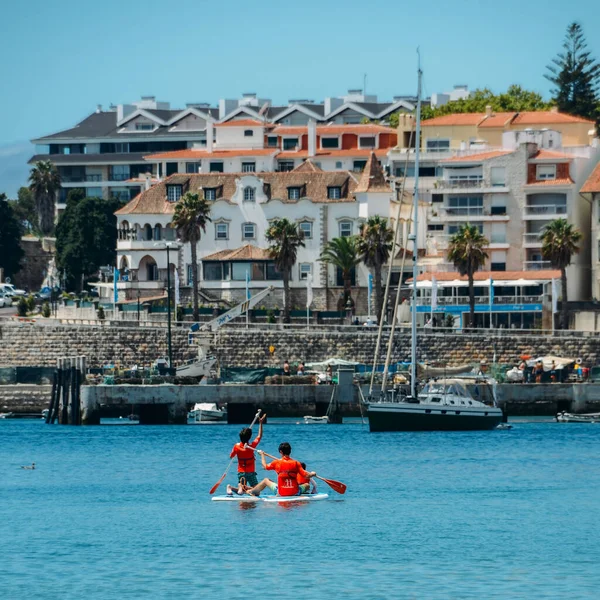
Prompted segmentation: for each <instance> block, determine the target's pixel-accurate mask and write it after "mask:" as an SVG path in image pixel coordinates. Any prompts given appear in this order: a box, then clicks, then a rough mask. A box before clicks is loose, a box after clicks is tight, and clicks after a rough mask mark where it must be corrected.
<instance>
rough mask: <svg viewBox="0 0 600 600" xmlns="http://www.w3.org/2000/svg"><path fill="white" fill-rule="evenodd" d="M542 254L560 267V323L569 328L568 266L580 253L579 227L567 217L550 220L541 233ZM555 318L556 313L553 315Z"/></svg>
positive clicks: (556, 267)
mask: <svg viewBox="0 0 600 600" xmlns="http://www.w3.org/2000/svg"><path fill="white" fill-rule="evenodd" d="M541 238H542V256H543V257H544V258H545V259H546V260H549V261H550V263H551V264H552V266H553V267H554V268H555V269H560V283H561V287H562V303H561V311H560V312H561V317H560V321H561V323H560V325H561V327H562V329H567V328H568V324H569V323H568V318H569V313H568V310H567V267H568V266H569V265H570V264H571V259H572V258H573V255H574V254H578V253H579V250H580V248H579V246H578V245H577V244H578V242H580V241H581V239H582V238H583V235H582V233H581V231H579V229H577V228H576V227H575V226H574V225H571V223H569V222H568V221H567V220H566V219H556V220H554V221H552V222H550V223H549V224H548V225H546V227H544V231H543V233H542V235H541ZM552 318H554V315H553V316H552Z"/></svg>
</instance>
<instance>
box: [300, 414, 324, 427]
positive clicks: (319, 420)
mask: <svg viewBox="0 0 600 600" xmlns="http://www.w3.org/2000/svg"><path fill="white" fill-rule="evenodd" d="M302 418H303V419H304V422H305V423H306V424H307V425H315V424H324V425H326V424H327V423H329V417H328V416H325V417H313V416H311V415H304V417H302Z"/></svg>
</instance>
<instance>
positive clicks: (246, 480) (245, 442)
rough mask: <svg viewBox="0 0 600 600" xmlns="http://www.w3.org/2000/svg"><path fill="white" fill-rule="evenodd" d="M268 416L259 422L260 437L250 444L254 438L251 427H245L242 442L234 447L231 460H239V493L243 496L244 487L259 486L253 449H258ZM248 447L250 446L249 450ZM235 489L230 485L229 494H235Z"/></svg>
mask: <svg viewBox="0 0 600 600" xmlns="http://www.w3.org/2000/svg"><path fill="white" fill-rule="evenodd" d="M266 418H267V415H266V414H264V415H263V416H262V417H260V419H259V420H258V435H257V436H256V439H255V440H254V441H253V442H251V443H249V442H250V438H251V437H252V429H250V428H249V427H244V429H242V430H241V431H240V441H239V442H238V443H237V444H236V445H235V446H234V447H233V450H232V451H231V454H230V455H229V458H233V457H234V456H237V459H238V487H237V490H236V491H237V493H238V494H243V493H244V487H245V486H246V485H249V486H255V485H258V478H257V477H256V460H255V458H254V450H252V448H256V446H258V444H259V443H260V440H261V438H262V433H263V423H264V422H265V419H266ZM246 446H249V447H248V448H247V447H246ZM233 491H234V490H233V488H232V487H231V486H230V485H228V486H227V494H228V495H231V494H233Z"/></svg>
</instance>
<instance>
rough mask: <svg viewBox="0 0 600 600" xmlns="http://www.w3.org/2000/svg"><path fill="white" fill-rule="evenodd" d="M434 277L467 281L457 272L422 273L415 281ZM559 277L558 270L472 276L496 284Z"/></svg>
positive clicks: (488, 273) (493, 272)
mask: <svg viewBox="0 0 600 600" xmlns="http://www.w3.org/2000/svg"><path fill="white" fill-rule="evenodd" d="M434 276H435V278H436V279H437V280H438V281H454V280H455V279H458V280H459V281H467V276H466V275H464V276H462V275H459V273H458V271H456V272H440V273H423V274H422V275H419V276H418V277H417V281H431V278H432V277H434ZM559 277H560V271H559V270H558V269H556V270H555V269H540V270H539V271H478V272H477V273H475V275H474V276H473V279H474V280H475V281H486V280H487V279H490V278H492V279H493V280H494V282H498V284H499V283H500V282H501V281H514V280H517V279H526V280H529V281H537V280H539V279H544V280H548V281H550V280H552V279H557V278H559ZM409 281H412V277H411V278H410V279H408V280H407V283H408V282H409Z"/></svg>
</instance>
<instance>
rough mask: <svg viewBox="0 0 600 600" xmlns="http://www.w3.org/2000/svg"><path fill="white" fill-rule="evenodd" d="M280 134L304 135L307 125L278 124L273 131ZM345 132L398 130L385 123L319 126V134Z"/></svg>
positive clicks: (368, 133)
mask: <svg viewBox="0 0 600 600" xmlns="http://www.w3.org/2000/svg"><path fill="white" fill-rule="evenodd" d="M271 133H272V134H279V135H302V134H306V133H308V126H307V125H277V127H275V129H273V131H272V132H271ZM344 133H353V134H356V135H376V134H378V133H390V134H393V135H395V134H396V130H395V129H394V128H393V127H386V126H385V125H376V124H374V123H365V124H363V123H361V124H345V125H335V124H332V125H319V126H317V135H343V134H344Z"/></svg>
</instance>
